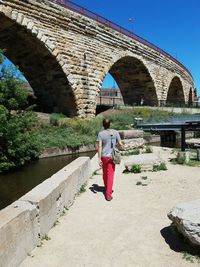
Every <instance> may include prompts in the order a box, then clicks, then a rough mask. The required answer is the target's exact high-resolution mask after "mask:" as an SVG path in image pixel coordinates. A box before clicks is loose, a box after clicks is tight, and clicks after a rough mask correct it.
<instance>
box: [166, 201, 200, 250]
mask: <svg viewBox="0 0 200 267" xmlns="http://www.w3.org/2000/svg"><path fill="white" fill-rule="evenodd" d="M167 216H168V217H169V219H170V220H171V221H172V222H173V223H174V224H175V225H176V226H177V229H178V231H179V232H180V233H182V234H183V235H184V236H185V237H187V238H188V239H189V240H190V241H191V243H193V244H195V245H200V200H195V201H190V202H186V203H180V204H178V205H177V206H175V207H173V208H172V210H171V211H170V212H169V213H168V215H167Z"/></svg>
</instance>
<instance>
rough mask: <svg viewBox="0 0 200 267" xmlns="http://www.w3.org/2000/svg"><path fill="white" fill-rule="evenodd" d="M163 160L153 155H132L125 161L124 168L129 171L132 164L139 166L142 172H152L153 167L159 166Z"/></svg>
mask: <svg viewBox="0 0 200 267" xmlns="http://www.w3.org/2000/svg"><path fill="white" fill-rule="evenodd" d="M161 162H163V160H161V159H160V158H158V157H156V156H155V155H153V154H140V155H132V156H129V157H128V158H127V160H125V163H124V164H125V168H126V169H128V170H130V169H131V167H132V166H133V165H134V164H138V165H140V166H141V170H142V171H148V170H152V169H153V166H154V165H159V164H160V163H161Z"/></svg>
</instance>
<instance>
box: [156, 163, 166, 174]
mask: <svg viewBox="0 0 200 267" xmlns="http://www.w3.org/2000/svg"><path fill="white" fill-rule="evenodd" d="M166 170H167V166H166V164H165V163H164V162H161V163H160V164H159V165H154V166H153V172H157V171H166Z"/></svg>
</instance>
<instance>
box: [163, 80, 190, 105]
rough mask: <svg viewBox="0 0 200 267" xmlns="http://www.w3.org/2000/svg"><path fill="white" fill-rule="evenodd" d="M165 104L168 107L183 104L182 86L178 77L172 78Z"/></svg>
mask: <svg viewBox="0 0 200 267" xmlns="http://www.w3.org/2000/svg"><path fill="white" fill-rule="evenodd" d="M166 104H167V105H170V106H171V105H172V106H182V105H184V104H185V98H184V92H183V85H182V82H181V80H180V78H179V77H174V78H173V79H172V81H171V83H170V86H169V89H168V94H167V101H166Z"/></svg>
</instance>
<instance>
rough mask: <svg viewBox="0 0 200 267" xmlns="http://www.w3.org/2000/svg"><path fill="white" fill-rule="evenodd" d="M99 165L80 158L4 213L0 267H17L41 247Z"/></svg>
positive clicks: (0, 223) (0, 229)
mask: <svg viewBox="0 0 200 267" xmlns="http://www.w3.org/2000/svg"><path fill="white" fill-rule="evenodd" d="M97 164H98V161H97V156H95V157H93V158H92V159H91V160H90V158H89V157H80V158H78V159H76V160H74V161H73V162H71V163H70V164H68V165H67V166H65V167H64V168H63V169H61V170H60V171H59V172H57V173H56V174H54V175H53V176H51V177H50V178H49V179H47V180H45V181H44V182H43V183H41V184H39V185H38V186H36V187H35V188H33V189H32V190H31V191H30V192H28V193H27V194H26V195H24V196H23V197H22V198H20V199H19V200H18V201H16V202H14V203H12V204H11V205H10V206H8V207H6V208H5V209H3V210H1V211H0V237H1V238H0V267H17V266H18V265H19V264H20V263H21V262H22V261H23V260H24V259H25V258H26V256H27V255H28V253H30V252H31V251H32V250H33V249H34V248H35V247H36V246H38V245H40V244H41V241H42V239H43V238H44V237H45V236H46V234H47V233H48V231H49V230H50V228H51V227H52V226H53V225H54V224H55V223H56V221H57V220H58V218H59V217H60V216H61V215H62V214H63V211H64V209H65V208H68V207H70V206H71V205H72V204H73V202H74V199H75V196H76V195H77V193H78V192H79V190H80V188H81V186H82V185H83V184H84V183H85V182H86V181H87V180H88V178H89V177H91V176H92V173H93V172H94V170H96V169H97V168H98V165H97Z"/></svg>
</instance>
